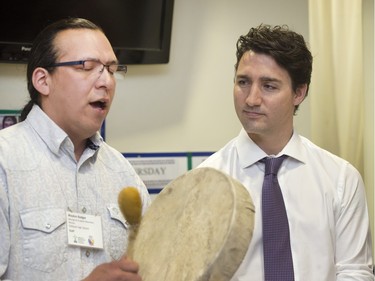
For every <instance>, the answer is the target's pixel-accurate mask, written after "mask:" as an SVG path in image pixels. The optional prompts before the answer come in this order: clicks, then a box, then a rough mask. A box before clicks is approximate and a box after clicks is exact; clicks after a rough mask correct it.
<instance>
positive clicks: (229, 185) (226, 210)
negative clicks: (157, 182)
mask: <svg viewBox="0 0 375 281" xmlns="http://www.w3.org/2000/svg"><path fill="white" fill-rule="evenodd" d="M125 189H127V188H125ZM135 198H136V197H135ZM119 203H120V196H119ZM128 204H129V206H131V205H132V204H131V203H128ZM133 205H134V206H137V204H133ZM123 207H124V208H125V209H127V207H126V206H125V203H124V205H123ZM120 208H121V210H122V212H123V214H124V216H125V218H126V219H127V220H128V218H127V215H126V213H127V211H126V210H125V211H123V208H122V207H121V203H120ZM141 209H142V208H141V207H140V208H139V210H141ZM130 213H133V212H130ZM134 213H136V214H140V212H134ZM254 213H255V209H254V205H253V202H252V199H251V197H250V194H249V192H248V191H247V190H246V188H245V187H244V186H243V185H242V184H241V183H240V182H238V181H236V180H235V179H233V178H231V177H230V176H228V175H226V174H224V173H223V172H221V171H219V170H216V169H213V168H197V169H193V170H191V171H189V172H187V173H185V174H183V175H182V176H180V177H178V178H176V179H175V180H173V181H172V182H170V183H169V184H168V185H167V186H165V187H164V188H163V190H162V191H161V192H160V193H159V195H158V196H157V197H156V198H155V199H154V201H153V202H152V204H151V206H150V208H149V209H148V210H147V212H146V213H145V215H144V217H143V218H142V220H140V215H139V221H140V224H138V226H139V228H138V227H135V231H133V234H135V235H132V234H131V235H129V248H128V255H129V256H130V257H131V258H132V259H134V260H135V261H136V262H138V263H139V268H140V270H139V273H140V275H141V276H142V280H143V281H161V280H162V281H176V280H179V281H229V280H230V279H231V277H232V276H233V274H234V273H235V271H236V270H237V269H238V267H239V265H240V264H241V262H242V260H243V258H244V256H245V254H246V252H247V249H248V245H249V243H250V241H251V238H252V234H253V229H254ZM139 221H138V223H139ZM128 222H129V223H131V222H130V221H129V220H128Z"/></svg>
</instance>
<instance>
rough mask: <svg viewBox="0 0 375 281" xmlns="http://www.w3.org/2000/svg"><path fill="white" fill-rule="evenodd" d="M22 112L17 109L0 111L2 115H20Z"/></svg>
mask: <svg viewBox="0 0 375 281" xmlns="http://www.w3.org/2000/svg"><path fill="white" fill-rule="evenodd" d="M20 114H21V110H16V109H0V115H20Z"/></svg>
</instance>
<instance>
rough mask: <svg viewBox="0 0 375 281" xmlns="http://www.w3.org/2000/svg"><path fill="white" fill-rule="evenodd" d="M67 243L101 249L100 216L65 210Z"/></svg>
mask: <svg viewBox="0 0 375 281" xmlns="http://www.w3.org/2000/svg"><path fill="white" fill-rule="evenodd" d="M66 222H67V231H68V244H69V245H72V246H78V247H85V248H96V249H103V232H102V220H101V217H100V216H93V215H86V214H79V213H73V212H66Z"/></svg>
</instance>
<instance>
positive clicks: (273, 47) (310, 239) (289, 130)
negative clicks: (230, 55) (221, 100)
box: [200, 25, 374, 281]
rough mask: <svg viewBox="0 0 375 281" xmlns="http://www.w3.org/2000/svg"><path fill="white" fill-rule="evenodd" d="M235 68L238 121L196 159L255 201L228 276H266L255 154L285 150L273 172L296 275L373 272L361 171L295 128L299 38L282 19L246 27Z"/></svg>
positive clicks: (305, 55)
mask: <svg viewBox="0 0 375 281" xmlns="http://www.w3.org/2000/svg"><path fill="white" fill-rule="evenodd" d="M235 70H236V72H235V79H234V90H233V95H234V105H235V110H236V113H237V116H238V118H239V120H240V122H241V124H242V126H243V128H242V130H241V132H240V133H239V135H238V136H237V137H236V138H234V139H233V140H231V141H230V142H229V143H228V144H226V145H225V146H224V147H223V148H222V149H220V150H219V151H217V152H216V153H214V154H213V155H212V156H210V157H209V158H208V159H207V160H206V161H205V162H203V163H202V164H201V165H200V167H207V166H208V167H213V168H217V169H220V170H222V171H224V172H226V173H227V174H229V175H231V176H232V177H234V178H235V179H237V180H239V181H240V182H242V184H243V185H244V186H245V187H246V188H247V189H248V191H249V193H250V195H251V196H252V199H253V201H254V204H255V208H256V215H255V216H256V217H255V227H254V234H253V238H252V241H251V243H250V245H249V248H248V251H247V254H246V256H245V258H244V260H243V262H242V264H241V265H240V267H239V268H238V270H237V272H236V273H235V275H234V276H233V278H232V281H245V280H247V281H248V280H255V281H261V280H265V277H264V276H265V274H264V261H263V244H262V243H263V234H262V206H261V194H262V183H263V178H264V169H265V165H264V163H262V162H259V161H260V160H261V159H263V158H265V157H278V156H281V155H286V156H288V157H287V159H286V160H284V161H283V163H282V165H281V168H280V170H279V172H278V180H279V184H280V188H281V191H282V194H283V198H284V202H285V208H286V212H287V217H288V222H289V232H290V244H291V253H292V260H293V265H294V280H295V281H333V280H337V281H339V280H340V281H344V280H347V281H349V280H358V281H359V280H361V281H370V280H374V276H373V273H372V266H373V259H372V244H371V243H372V242H371V235H370V230H369V216H368V209H367V205H366V197H365V189H364V184H363V181H362V178H361V176H360V174H359V173H358V171H357V170H356V169H355V168H354V167H353V166H352V165H351V164H350V163H348V162H347V161H345V160H343V159H341V158H339V157H337V156H335V155H333V154H331V153H329V152H328V151H326V150H323V149H322V148H319V147H317V146H316V145H314V144H313V143H312V142H311V141H309V140H307V139H306V138H304V137H302V136H300V135H299V134H298V133H297V132H296V131H295V130H294V128H293V118H294V115H295V113H296V111H297V109H298V107H299V105H300V104H301V103H302V102H303V100H304V99H305V98H306V96H307V93H308V89H309V84H310V78H311V72H312V56H311V53H310V51H309V50H308V48H307V46H306V43H305V41H304V38H303V37H302V36H301V35H299V34H297V33H295V32H293V31H291V30H289V29H288V27H287V26H275V27H271V26H268V25H260V26H258V27H256V28H251V29H250V31H249V33H248V34H246V35H244V36H241V37H240V38H239V40H238V42H237V63H236V65H235ZM327 94H329V93H327ZM322 126H324V124H322ZM267 281H268V280H267ZM272 281H274V280H272ZM276 281H277V280H276Z"/></svg>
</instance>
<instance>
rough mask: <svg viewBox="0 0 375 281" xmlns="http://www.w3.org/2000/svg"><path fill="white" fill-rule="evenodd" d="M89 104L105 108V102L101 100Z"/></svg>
mask: <svg viewBox="0 0 375 281" xmlns="http://www.w3.org/2000/svg"><path fill="white" fill-rule="evenodd" d="M90 105H91V106H92V107H94V108H99V109H105V108H106V107H107V104H106V103H105V102H103V101H96V102H91V103H90Z"/></svg>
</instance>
